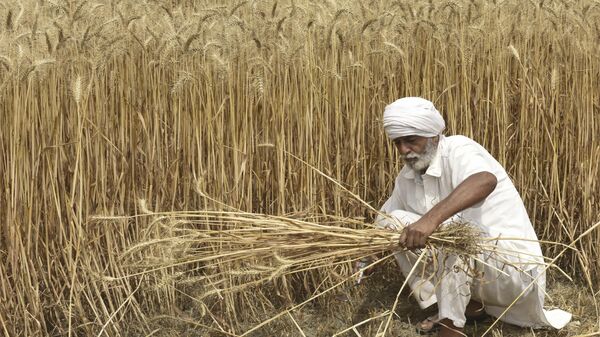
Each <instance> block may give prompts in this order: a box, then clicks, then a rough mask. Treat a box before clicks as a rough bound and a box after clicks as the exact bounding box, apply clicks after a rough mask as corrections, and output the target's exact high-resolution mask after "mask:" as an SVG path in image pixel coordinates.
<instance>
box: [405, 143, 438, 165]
mask: <svg viewBox="0 0 600 337" xmlns="http://www.w3.org/2000/svg"><path fill="white" fill-rule="evenodd" d="M436 152H437V144H434V143H433V140H432V139H428V140H427V145H426V146H425V152H424V153H422V154H417V153H409V154H407V155H405V156H401V157H402V159H404V160H405V161H404V162H405V163H406V165H408V167H410V168H411V169H413V170H414V171H417V172H420V171H423V170H425V169H427V168H428V167H429V164H431V161H432V160H433V158H434V157H435V154H436ZM407 158H417V160H416V161H414V162H411V161H407V160H406V159H407Z"/></svg>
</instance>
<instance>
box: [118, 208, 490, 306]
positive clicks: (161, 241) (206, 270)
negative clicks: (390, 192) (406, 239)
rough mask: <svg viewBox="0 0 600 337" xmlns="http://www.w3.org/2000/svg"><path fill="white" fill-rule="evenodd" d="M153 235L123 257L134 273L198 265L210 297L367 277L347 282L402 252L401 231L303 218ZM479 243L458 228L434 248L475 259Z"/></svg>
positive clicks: (179, 224)
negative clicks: (360, 265)
mask: <svg viewBox="0 0 600 337" xmlns="http://www.w3.org/2000/svg"><path fill="white" fill-rule="evenodd" d="M151 228H155V229H156V228H160V230H159V234H158V235H159V238H158V239H156V240H148V241H146V242H142V243H139V244H137V245H135V246H133V247H131V248H130V249H128V250H127V251H126V252H125V254H124V257H129V258H131V257H137V258H138V260H135V263H132V266H135V267H136V268H142V270H146V271H147V270H153V271H154V270H157V269H164V268H170V267H176V266H184V265H186V266H187V267H186V268H185V270H186V271H187V272H189V270H190V268H189V266H190V265H194V266H195V267H196V268H192V269H193V270H194V271H195V272H196V273H195V276H194V280H195V281H202V282H203V283H204V284H206V285H207V291H206V292H205V294H204V296H203V297H207V296H210V295H215V294H216V295H220V294H222V293H227V292H232V291H238V290H242V289H245V288H247V287H248V286H252V285H258V284H261V283H264V282H266V281H269V280H273V279H274V278H277V277H280V276H282V275H289V274H294V273H299V272H305V271H309V270H315V269H322V268H330V270H332V271H334V270H336V267H339V269H338V270H345V271H346V272H345V273H342V274H347V276H346V278H345V279H346V280H348V279H351V278H352V277H353V276H356V274H357V273H359V272H360V271H356V272H355V273H350V275H348V273H347V271H348V270H349V268H348V266H350V265H351V264H350V263H352V262H355V261H359V260H362V259H364V258H367V257H371V258H373V259H371V261H372V263H371V265H374V264H377V263H379V262H380V261H382V260H383V259H385V258H386V257H389V256H390V255H392V254H393V253H394V252H396V251H399V250H401V249H403V248H402V247H401V246H399V244H398V240H399V238H400V235H401V232H400V231H390V230H386V229H382V228H377V227H375V226H373V225H371V224H365V223H364V222H362V220H360V219H348V218H343V217H338V216H313V217H310V218H307V217H303V218H302V219H298V218H294V217H285V216H274V215H264V214H254V213H245V212H227V211H208V210H207V211H199V212H185V213H164V214H158V215H157V217H156V218H155V220H154V222H153V225H152V226H151ZM480 242H481V235H480V233H479V232H478V231H477V230H476V229H474V228H473V227H471V226H469V225H467V224H465V223H460V222H454V223H450V224H447V225H444V226H440V228H439V229H438V230H437V231H436V232H434V233H433V235H431V236H430V238H429V241H428V246H429V247H433V248H441V247H443V248H444V250H445V251H446V252H453V253H456V254H461V255H474V254H477V253H480V252H481V251H482V250H483V249H485V248H484V247H485V246H483V245H481V244H480ZM365 267H369V266H365ZM142 273H143V271H142ZM188 277H189V273H188Z"/></svg>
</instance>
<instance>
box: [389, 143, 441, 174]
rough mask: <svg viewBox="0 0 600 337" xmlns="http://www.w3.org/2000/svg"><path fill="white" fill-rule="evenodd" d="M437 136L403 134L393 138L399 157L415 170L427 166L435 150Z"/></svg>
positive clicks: (421, 169)
mask: <svg viewBox="0 0 600 337" xmlns="http://www.w3.org/2000/svg"><path fill="white" fill-rule="evenodd" d="M437 142H438V137H431V138H428V137H422V136H405V137H398V138H396V139H394V144H395V145H396V148H397V149H398V151H399V152H400V157H401V158H402V160H404V162H405V163H406V165H408V166H409V167H410V168H412V169H413V170H415V171H424V170H426V169H427V168H428V167H429V164H430V163H431V160H432V159H433V157H434V156H435V152H436V150H437Z"/></svg>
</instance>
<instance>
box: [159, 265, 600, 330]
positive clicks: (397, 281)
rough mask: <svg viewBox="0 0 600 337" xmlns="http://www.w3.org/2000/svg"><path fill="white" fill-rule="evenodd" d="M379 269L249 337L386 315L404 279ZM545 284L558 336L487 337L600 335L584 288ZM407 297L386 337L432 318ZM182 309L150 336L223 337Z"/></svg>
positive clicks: (555, 280)
mask: <svg viewBox="0 0 600 337" xmlns="http://www.w3.org/2000/svg"><path fill="white" fill-rule="evenodd" d="M382 269H383V270H378V271H375V272H374V273H373V274H372V275H371V276H369V278H367V279H365V281H364V282H363V283H361V284H360V285H358V286H356V285H354V286H353V285H350V286H347V287H345V288H341V287H340V288H339V289H336V292H335V293H332V294H331V295H327V297H325V298H322V299H321V300H319V301H317V302H314V303H308V304H306V305H304V306H303V307H301V308H299V309H296V310H294V311H293V312H292V314H291V315H285V316H282V317H281V318H279V319H277V320H275V321H273V322H272V323H269V324H268V325H266V326H265V327H263V328H261V329H260V330H259V331H257V332H256V333H252V334H249V336H253V337H263V336H264V337H267V336H269V337H271V336H290V337H292V336H294V337H295V336H300V337H302V336H306V337H311V336H319V337H320V336H332V335H334V334H336V333H338V332H340V331H343V330H345V329H347V328H349V327H351V326H353V325H355V324H357V323H359V322H362V321H364V320H368V319H369V318H371V317H375V316H378V315H380V314H382V313H384V312H386V311H387V310H390V309H391V308H392V306H393V303H394V300H395V298H396V294H397V292H398V290H399V289H400V286H401V285H402V282H403V279H402V277H401V276H398V275H397V272H396V271H395V270H394V269H393V266H390V265H388V266H385V267H384V268H382ZM547 283H548V286H547V292H548V295H549V297H547V299H546V302H547V303H546V306H547V307H555V308H561V309H563V310H566V311H569V312H571V313H572V314H573V320H572V321H571V322H570V323H569V324H568V325H567V326H566V327H565V328H563V329H561V330H560V331H555V330H532V329H526V328H520V327H516V326H512V325H510V324H505V323H502V322H498V323H497V324H496V325H495V326H494V327H493V329H492V330H491V331H490V332H489V333H488V334H487V335H486V336H492V337H499V336H506V337H525V336H527V337H530V336H536V337H571V336H578V335H584V336H600V333H599V334H594V332H598V331H600V327H599V325H598V316H597V314H596V306H595V303H594V299H593V296H592V295H591V292H590V291H589V290H588V289H587V288H586V287H585V286H582V285H578V284H576V283H574V282H571V281H569V280H567V279H566V278H562V277H560V278H559V277H557V275H555V274H549V275H548V282H547ZM408 295H409V294H408V292H406V291H405V293H403V294H401V296H400V300H399V303H398V305H397V308H396V310H395V315H394V317H393V320H392V323H391V325H390V329H389V330H388V334H387V335H386V336H392V337H411V336H420V335H419V334H417V333H416V332H415V329H414V327H413V325H414V323H415V322H418V321H420V320H423V319H425V318H426V317H428V316H430V315H432V314H434V313H435V311H436V309H435V308H429V309H427V310H425V311H422V310H420V309H419V308H418V306H417V304H416V302H415V301H414V300H413V299H412V298H410V297H409V296H408ZM181 309H182V310H181V311H179V312H178V314H177V319H175V316H173V315H171V317H172V318H171V319H169V318H163V319H159V320H154V321H153V323H152V324H151V328H153V330H154V334H153V336H160V337H165V336H226V335H224V334H221V333H215V332H214V331H209V330H205V329H203V328H201V327H199V326H198V325H195V324H193V323H191V322H193V321H195V319H194V317H198V313H197V312H195V310H194V309H192V308H181ZM281 310H283V308H282V309H281ZM162 317H165V316H162ZM266 318H268V317H266ZM266 318H265V319H266ZM386 319H387V316H385V317H383V318H379V319H373V320H370V321H368V322H367V323H365V324H363V325H361V326H359V327H357V328H356V330H350V331H348V332H345V333H342V334H340V335H339V336H344V337H346V336H348V337H350V336H354V337H359V336H362V337H374V336H375V335H376V332H377V329H378V327H379V326H380V325H381V324H385V320H386ZM493 323H494V319H493V318H491V317H488V318H487V319H485V320H484V321H483V322H479V323H476V324H473V325H469V326H467V327H466V331H465V332H466V334H467V335H468V336H476V337H479V336H482V335H483V334H484V332H485V331H486V330H487V329H488V327H489V326H490V325H491V324H493ZM252 326H253V325H252V324H250V325H249V327H252ZM434 336H435V335H434Z"/></svg>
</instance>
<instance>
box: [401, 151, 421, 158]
mask: <svg viewBox="0 0 600 337" xmlns="http://www.w3.org/2000/svg"><path fill="white" fill-rule="evenodd" d="M400 158H402V159H419V158H421V155H420V154H417V153H414V152H411V153H408V154H402V155H400Z"/></svg>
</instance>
